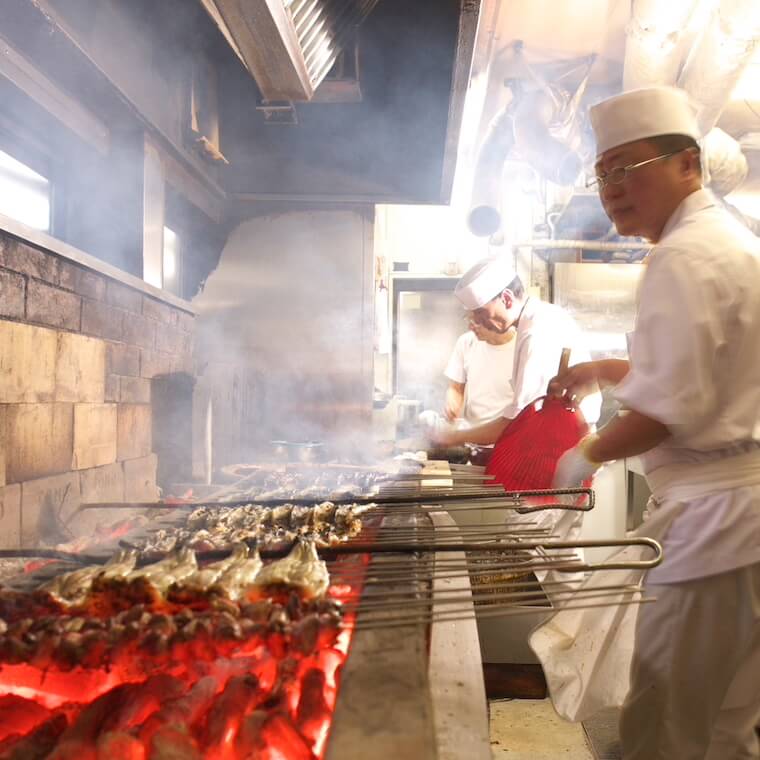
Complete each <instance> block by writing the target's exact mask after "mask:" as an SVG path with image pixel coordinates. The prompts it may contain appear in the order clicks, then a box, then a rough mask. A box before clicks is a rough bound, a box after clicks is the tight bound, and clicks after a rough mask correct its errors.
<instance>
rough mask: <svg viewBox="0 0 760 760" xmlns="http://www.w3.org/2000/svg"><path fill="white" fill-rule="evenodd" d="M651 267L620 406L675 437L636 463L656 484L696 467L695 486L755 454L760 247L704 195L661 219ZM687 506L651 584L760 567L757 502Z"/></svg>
mask: <svg viewBox="0 0 760 760" xmlns="http://www.w3.org/2000/svg"><path fill="white" fill-rule="evenodd" d="M648 261H649V263H648V266H647V268H646V271H645V273H644V276H643V278H642V281H641V284H640V287H639V294H638V301H639V303H638V312H637V317H636V329H635V332H634V335H633V339H632V341H631V346H630V359H631V369H630V371H629V373H628V375H627V376H626V377H625V379H624V380H623V381H622V382H621V383H620V384H619V385H618V386H617V388H616V389H615V396H616V398H617V399H618V400H619V401H620V402H621V403H622V404H623V406H625V407H627V408H629V409H634V410H636V411H637V412H640V413H641V414H644V415H646V416H648V417H652V418H653V419H656V420H659V421H660V422H662V423H663V424H665V425H667V427H668V429H669V431H670V432H671V437H670V438H669V439H667V440H666V441H665V442H664V443H662V444H660V445H659V446H657V447H655V448H654V449H652V450H651V451H648V452H646V453H645V454H643V455H642V456H641V462H642V465H643V468H644V471H645V473H646V474H647V477H648V478H649V479H650V480H652V482H655V481H656V480H657V479H658V477H659V476H658V474H657V471H658V470H659V469H661V468H663V467H668V468H670V467H672V466H674V465H679V466H683V467H687V468H688V467H689V465H692V468H691V469H690V470H686V471H685V472H684V477H688V478H691V477H692V476H694V477H698V476H699V472H700V470H701V469H703V468H705V467H707V466H708V465H710V464H711V463H713V462H719V461H720V460H723V459H733V460H735V459H736V455H737V454H741V453H742V452H747V451H753V450H757V449H758V448H759V447H760V352H758V351H757V350H756V341H757V337H758V335H760V240H758V239H757V238H756V237H755V236H754V235H752V234H751V233H750V232H749V231H748V230H747V229H746V228H744V227H743V226H742V225H741V224H739V223H738V222H737V221H736V220H735V219H734V218H733V217H732V216H731V215H730V214H728V213H727V212H726V211H725V210H723V209H722V208H721V207H720V206H719V205H717V204H716V203H715V199H714V197H713V196H712V194H711V193H709V192H708V191H706V190H700V191H697V192H695V193H693V194H692V195H690V196H688V197H687V198H686V199H685V200H684V201H683V203H682V204H681V205H680V206H679V208H678V209H677V210H676V212H675V213H674V214H673V216H672V217H671V219H670V220H668V223H667V225H666V227H665V230H664V234H663V236H662V238H661V240H660V242H659V244H658V245H657V246H656V247H655V248H654V249H653V251H652V253H651V254H650V257H649V259H648ZM667 472H671V470H668V471H667ZM687 473H689V474H687ZM689 506H690V508H689V510H687V511H685V512H684V513H683V514H682V515H681V517H680V518H679V520H678V523H677V524H676V525H675V526H674V528H673V531H674V532H673V538H672V539H671V545H670V546H669V547H668V549H669V551H668V553H667V559H666V562H665V563H664V564H663V566H662V567H661V568H658V570H657V574H656V578H657V581H658V582H660V583H664V582H668V583H670V582H677V581H679V580H689V579H692V578H698V577H701V576H704V575H710V574H716V573H721V572H726V571H728V570H732V569H734V568H737V567H742V566H744V565H750V564H753V563H755V562H758V561H760V499H755V498H754V496H751V495H747V493H746V492H742V491H739V490H737V489H734V490H731V491H730V492H727V493H726V494H725V495H723V496H721V495H720V494H714V495H712V496H709V497H705V499H702V500H700V501H699V503H695V502H690V504H689Z"/></svg>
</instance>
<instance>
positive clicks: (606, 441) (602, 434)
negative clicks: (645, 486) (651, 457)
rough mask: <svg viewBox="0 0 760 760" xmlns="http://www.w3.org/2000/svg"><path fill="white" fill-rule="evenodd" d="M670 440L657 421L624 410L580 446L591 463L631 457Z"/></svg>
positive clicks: (665, 430)
mask: <svg viewBox="0 0 760 760" xmlns="http://www.w3.org/2000/svg"><path fill="white" fill-rule="evenodd" d="M669 437H670V431H669V430H668V429H667V427H665V425H663V424H662V423H661V422H658V421H657V420H653V419H652V418H651V417H646V416H645V415H643V414H640V413H639V412H634V411H632V410H631V411H625V412H622V413H620V414H618V415H617V416H616V417H613V419H612V420H611V421H610V422H609V423H608V424H607V425H605V426H604V427H603V428H602V429H601V430H600V431H599V434H598V435H597V436H595V437H594V438H593V439H592V440H590V441H589V443H588V445H587V446H585V447H584V454H585V455H586V456H587V457H588V458H589V459H591V460H593V461H594V462H608V461H610V460H611V459H623V458H624V457H635V456H637V455H638V454H643V453H644V452H645V451H649V449H653V448H654V447H655V446H657V445H658V444H660V443H662V442H663V441H664V440H665V439H666V438H669Z"/></svg>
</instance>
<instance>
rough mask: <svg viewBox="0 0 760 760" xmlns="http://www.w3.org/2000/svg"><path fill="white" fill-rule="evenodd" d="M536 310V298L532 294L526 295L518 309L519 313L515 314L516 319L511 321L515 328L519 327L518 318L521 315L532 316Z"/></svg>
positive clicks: (520, 317) (519, 318) (521, 316)
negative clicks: (520, 307)
mask: <svg viewBox="0 0 760 760" xmlns="http://www.w3.org/2000/svg"><path fill="white" fill-rule="evenodd" d="M535 311H536V299H535V298H533V296H528V297H527V298H526V299H525V302H524V303H523V305H522V309H520V313H519V314H518V315H517V319H516V320H515V321H514V322H513V323H512V324H513V325H514V326H515V327H516V328H517V329H519V328H520V320H521V319H522V318H523V317H532V316H533V314H534V313H535Z"/></svg>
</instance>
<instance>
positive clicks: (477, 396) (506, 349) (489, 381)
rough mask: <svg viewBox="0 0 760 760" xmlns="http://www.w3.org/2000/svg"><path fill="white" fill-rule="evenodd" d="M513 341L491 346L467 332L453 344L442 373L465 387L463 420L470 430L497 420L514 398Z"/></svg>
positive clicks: (469, 331)
mask: <svg viewBox="0 0 760 760" xmlns="http://www.w3.org/2000/svg"><path fill="white" fill-rule="evenodd" d="M514 356H515V341H514V340H511V341H509V343H503V344H501V345H498V346H494V345H492V344H490V343H486V342H485V341H484V340H478V338H477V336H476V335H475V333H473V332H472V331H471V330H468V331H467V332H466V333H464V334H463V335H460V336H459V338H458V339H457V342H456V344H455V345H454V350H453V351H452V353H451V358H450V359H449V363H448V364H447V365H446V370H445V371H444V374H445V375H446V377H448V378H449V380H452V381H453V382H455V383H462V384H464V407H463V409H462V418H463V419H464V421H465V422H466V423H467V424H468V426H469V427H476V426H478V425H483V424H484V423H486V422H490V421H491V420H494V419H496V418H497V417H500V416H501V414H502V412H503V411H504V408H505V407H506V406H507V404H509V403H510V401H511V400H512V397H513V395H514V394H513V392H512V383H511V378H512V366H513V364H514Z"/></svg>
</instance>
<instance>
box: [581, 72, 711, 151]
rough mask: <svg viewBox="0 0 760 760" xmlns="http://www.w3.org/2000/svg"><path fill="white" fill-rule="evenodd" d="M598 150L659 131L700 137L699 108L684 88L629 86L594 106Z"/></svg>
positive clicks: (594, 125)
mask: <svg viewBox="0 0 760 760" xmlns="http://www.w3.org/2000/svg"><path fill="white" fill-rule="evenodd" d="M589 117H590V119H591V127H592V129H593V130H594V136H595V137H596V154H597V155H598V156H601V155H602V153H604V152H605V151H607V150H610V149H611V148H617V147H618V146H619V145H625V144H626V143H629V142H633V141H634V140H642V139H644V138H646V137H655V136H656V135H687V136H689V137H693V138H694V139H695V140H698V139H699V138H700V137H701V136H702V135H701V131H700V129H699V125H698V124H697V110H696V108H695V106H694V104H693V103H692V102H691V100H690V99H689V96H688V95H687V94H686V92H685V91H684V90H680V89H678V88H677V87H645V88H642V89H640V90H629V91H628V92H624V93H621V94H620V95H613V96H612V97H611V98H607V99H606V100H603V101H601V102H600V103H597V104H596V105H594V106H591V108H590V109H589Z"/></svg>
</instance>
